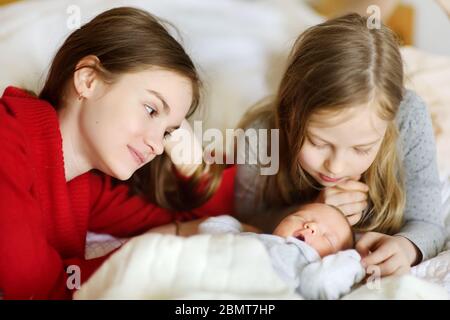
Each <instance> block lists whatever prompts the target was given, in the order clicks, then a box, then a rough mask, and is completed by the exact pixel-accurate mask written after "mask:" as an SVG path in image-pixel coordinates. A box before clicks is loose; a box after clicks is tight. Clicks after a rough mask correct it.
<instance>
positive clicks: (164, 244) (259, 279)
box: [74, 234, 449, 299]
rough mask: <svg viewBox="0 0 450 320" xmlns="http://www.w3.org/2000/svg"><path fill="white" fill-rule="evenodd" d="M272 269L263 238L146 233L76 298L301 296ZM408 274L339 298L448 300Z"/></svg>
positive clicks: (439, 289) (440, 290)
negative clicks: (177, 235)
mask: <svg viewBox="0 0 450 320" xmlns="http://www.w3.org/2000/svg"><path fill="white" fill-rule="evenodd" d="M294 290H295V288H294V286H289V285H287V284H286V283H285V282H284V281H283V280H282V279H281V278H280V277H279V275H278V274H277V273H276V271H275V270H274V269H273V268H272V263H271V261H270V258H269V256H268V254H267V251H266V250H265V248H264V246H263V245H262V243H260V242H259V241H258V240H256V239H254V238H250V237H242V236H239V235H233V234H220V235H197V236H193V237H190V238H181V237H176V236H173V235H160V234H145V235H142V236H140V237H136V238H134V239H132V240H130V241H129V242H128V243H127V244H125V245H124V246H123V247H122V248H121V249H120V250H118V251H117V252H116V253H115V254H113V256H112V257H111V258H110V259H109V260H108V261H106V262H105V263H104V264H103V265H102V267H101V268H100V269H99V270H98V271H97V272H96V273H95V274H94V275H93V276H92V277H91V278H90V279H89V280H88V281H87V282H86V283H85V284H84V285H83V286H82V287H81V289H80V290H79V291H78V292H77V293H76V294H75V295H74V298H75V299H301V297H300V296H299V295H297V294H295V291H294ZM448 298H449V297H448V294H447V292H446V291H445V289H444V288H442V287H441V286H438V285H435V284H432V283H430V282H426V281H424V280H421V279H419V278H416V277H413V276H409V275H408V276H404V277H390V278H385V279H382V280H381V281H379V282H378V281H373V282H370V285H363V286H361V287H360V288H359V289H357V290H355V291H353V292H352V293H350V294H349V295H348V296H346V297H344V299H448Z"/></svg>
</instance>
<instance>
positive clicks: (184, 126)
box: [164, 119, 203, 177]
mask: <svg viewBox="0 0 450 320" xmlns="http://www.w3.org/2000/svg"><path fill="white" fill-rule="evenodd" d="M164 151H165V152H166V153H167V155H168V156H169V157H170V159H171V160H172V163H173V164H174V165H175V167H176V168H177V170H178V172H179V173H181V174H182V175H183V176H185V177H190V176H191V175H192V174H193V173H194V172H195V170H197V168H198V166H199V165H200V164H202V159H203V148H202V145H201V143H200V142H199V141H198V139H197V138H196V137H195V135H194V131H193V130H192V127H191V125H190V124H189V122H188V121H187V120H186V119H184V120H183V121H182V122H181V125H180V127H179V128H178V129H177V130H175V131H174V132H172V133H171V135H170V136H168V137H167V138H166V139H165V141H164Z"/></svg>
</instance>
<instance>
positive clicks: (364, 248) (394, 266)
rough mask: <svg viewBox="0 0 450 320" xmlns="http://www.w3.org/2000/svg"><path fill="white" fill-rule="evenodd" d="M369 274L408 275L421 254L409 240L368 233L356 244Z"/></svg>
mask: <svg viewBox="0 0 450 320" xmlns="http://www.w3.org/2000/svg"><path fill="white" fill-rule="evenodd" d="M356 250H357V251H358V252H359V253H360V254H361V256H362V257H363V259H362V261H361V263H362V265H363V266H364V267H365V268H367V271H368V273H370V274H373V273H376V275H378V276H381V277H384V276H388V275H401V274H405V273H408V272H409V270H410V267H411V265H412V264H413V263H415V262H416V261H417V260H418V258H419V256H420V252H419V250H418V249H417V247H416V246H415V245H414V244H413V243H412V242H411V241H409V240H408V239H406V238H404V237H401V236H389V235H386V234H382V233H378V232H367V233H365V234H364V235H363V236H362V237H361V239H359V241H358V242H357V243H356Z"/></svg>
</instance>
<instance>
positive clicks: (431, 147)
mask: <svg viewBox="0 0 450 320" xmlns="http://www.w3.org/2000/svg"><path fill="white" fill-rule="evenodd" d="M396 122H397V125H398V129H399V133H400V136H399V141H398V145H399V148H398V149H399V152H400V153H401V155H400V156H401V158H402V164H403V169H404V173H405V188H406V190H405V191H406V207H405V212H404V226H403V227H402V229H401V230H400V232H399V233H398V235H401V236H404V237H406V238H408V239H409V240H410V241H412V242H413V243H414V244H415V245H416V246H417V247H418V248H419V250H420V251H421V253H422V259H424V260H425V259H429V258H431V257H433V256H435V255H436V254H437V253H439V251H440V250H441V249H442V246H443V244H444V241H445V228H444V223H443V219H442V212H441V211H442V202H441V185H440V181H439V173H438V169H437V162H436V146H435V141H434V134H433V128H432V124H431V118H430V115H429V113H428V110H427V107H426V105H425V103H424V101H423V100H422V99H421V98H420V97H419V96H417V95H416V94H415V93H414V92H413V91H410V90H406V91H405V96H404V98H403V101H402V103H401V104H400V108H399V112H398V114H397V117H396ZM250 127H251V128H255V129H268V128H267V125H265V124H264V122H262V121H258V120H257V121H255V122H254V123H253V124H252V125H251V126H250ZM245 129H247V128H245ZM255 148H256V146H254V145H253V144H249V143H248V141H246V143H245V149H246V150H247V152H249V154H252V155H253V156H257V150H256V149H255ZM262 181H263V180H262V176H261V171H260V167H259V165H258V164H248V163H246V164H238V168H237V176H236V182H235V195H234V196H235V206H236V211H237V213H238V215H239V216H240V217H241V218H242V219H243V220H244V221H248V222H251V223H254V224H255V225H258V220H259V219H260V220H261V221H263V220H266V223H267V221H269V220H270V219H273V218H274V217H269V215H274V210H273V209H272V210H269V209H268V204H267V203H264V200H261V201H256V199H257V192H258V190H259V188H260V184H261V183H262ZM281 211H283V208H280V210H279V212H281ZM259 227H262V228H263V229H264V228H266V227H267V225H264V222H262V223H261V224H259Z"/></svg>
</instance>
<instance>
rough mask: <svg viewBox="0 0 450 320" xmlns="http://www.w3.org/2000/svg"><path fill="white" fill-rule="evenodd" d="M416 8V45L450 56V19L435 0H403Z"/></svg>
mask: <svg viewBox="0 0 450 320" xmlns="http://www.w3.org/2000/svg"><path fill="white" fill-rule="evenodd" d="M402 3H405V4H411V5H413V6H414V8H415V23H414V28H415V30H414V38H415V39H414V45H415V46H416V47H418V48H420V49H423V50H426V51H428V52H432V53H437V54H444V55H447V56H450V19H449V18H448V16H447V15H446V13H445V12H444V10H443V9H442V8H441V7H440V6H439V4H438V3H437V2H436V1H435V0H402Z"/></svg>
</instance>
